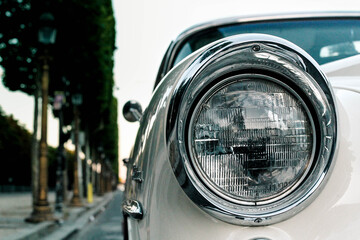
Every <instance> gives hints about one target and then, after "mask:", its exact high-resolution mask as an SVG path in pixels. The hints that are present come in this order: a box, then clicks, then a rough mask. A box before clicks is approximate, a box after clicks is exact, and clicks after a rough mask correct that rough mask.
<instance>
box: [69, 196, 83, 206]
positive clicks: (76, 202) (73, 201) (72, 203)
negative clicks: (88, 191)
mask: <svg viewBox="0 0 360 240" xmlns="http://www.w3.org/2000/svg"><path fill="white" fill-rule="evenodd" d="M69 206H70V207H82V206H84V204H83V203H82V201H81V200H80V198H79V197H76V196H75V197H73V198H72V199H71V201H70V204H69Z"/></svg>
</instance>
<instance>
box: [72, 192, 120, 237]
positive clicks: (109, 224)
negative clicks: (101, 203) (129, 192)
mask: <svg viewBox="0 0 360 240" xmlns="http://www.w3.org/2000/svg"><path fill="white" fill-rule="evenodd" d="M122 200H123V194H122V192H120V191H117V192H115V193H114V198H113V199H112V200H111V202H110V203H109V205H108V206H107V208H106V209H105V211H104V212H103V213H101V214H100V215H98V216H97V217H96V218H95V220H94V221H93V222H91V223H89V224H88V225H87V226H86V227H85V228H84V229H82V230H81V231H80V232H78V233H77V234H76V235H74V236H73V237H71V240H75V239H76V240H100V239H101V240H102V239H103V240H123V231H122V226H121V223H122V218H123V217H122V212H121V203H122Z"/></svg>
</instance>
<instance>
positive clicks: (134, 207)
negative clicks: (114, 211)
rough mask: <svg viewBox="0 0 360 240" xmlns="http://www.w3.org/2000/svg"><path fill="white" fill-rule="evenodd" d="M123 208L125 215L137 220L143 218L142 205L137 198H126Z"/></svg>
mask: <svg viewBox="0 0 360 240" xmlns="http://www.w3.org/2000/svg"><path fill="white" fill-rule="evenodd" d="M122 210H123V212H124V214H125V215H127V216H129V217H131V218H133V219H136V220H141V219H142V218H143V216H144V212H143V208H142V205H141V203H140V202H138V201H136V200H131V199H128V200H125V201H124V202H123V203H122Z"/></svg>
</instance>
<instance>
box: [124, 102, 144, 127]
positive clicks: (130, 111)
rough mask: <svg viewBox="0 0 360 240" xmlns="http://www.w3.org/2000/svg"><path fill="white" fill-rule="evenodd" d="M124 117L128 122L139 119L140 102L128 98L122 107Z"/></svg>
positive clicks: (140, 115)
mask: <svg viewBox="0 0 360 240" xmlns="http://www.w3.org/2000/svg"><path fill="white" fill-rule="evenodd" d="M123 115H124V118H125V119H126V120H127V121H129V122H136V121H139V120H140V118H141V117H142V108H141V105H140V103H138V102H137V101H134V100H130V101H128V102H126V103H125V105H124V107H123Z"/></svg>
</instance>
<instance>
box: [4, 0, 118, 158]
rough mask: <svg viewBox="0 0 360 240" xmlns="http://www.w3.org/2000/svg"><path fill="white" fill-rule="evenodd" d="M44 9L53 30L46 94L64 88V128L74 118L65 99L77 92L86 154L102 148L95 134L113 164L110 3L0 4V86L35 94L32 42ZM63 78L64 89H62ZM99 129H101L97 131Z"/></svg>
mask: <svg viewBox="0 0 360 240" xmlns="http://www.w3.org/2000/svg"><path fill="white" fill-rule="evenodd" d="M46 11H47V12H51V13H52V14H53V15H54V17H55V21H56V28H57V39H56V43H55V45H54V46H53V47H52V48H48V49H47V50H48V51H49V54H50V55H51V56H52V61H51V62H50V83H49V94H50V96H52V95H53V93H54V91H56V90H64V89H65V90H66V91H67V92H68V95H67V96H68V98H67V102H68V104H69V107H68V108H66V109H64V111H63V113H64V123H65V125H70V124H71V123H72V121H73V117H74V114H73V110H72V105H71V96H72V95H74V94H76V93H78V92H80V93H82V96H83V104H82V105H81V107H80V109H79V110H80V116H81V118H82V119H83V120H82V122H81V128H82V129H84V130H85V129H88V132H89V133H90V134H89V138H90V139H89V141H90V143H91V146H92V150H91V151H92V152H93V151H96V149H97V148H98V146H99V144H103V143H100V142H99V141H98V137H99V133H101V139H105V140H106V141H108V142H109V145H107V144H106V148H105V154H106V155H107V157H108V158H109V159H110V160H111V161H112V162H113V163H116V162H117V160H118V159H117V155H118V153H117V151H118V149H117V141H118V140H117V137H118V136H117V124H116V121H114V119H116V118H117V111H116V110H114V104H116V99H115V100H114V97H113V87H114V80H113V65H114V64H113V52H114V50H115V19H114V16H113V9H112V3H111V0H91V1H90V0H66V1H65V0H52V1H36V0H0V56H1V58H0V65H2V66H3V68H4V72H5V77H4V78H3V84H4V85H5V86H6V87H7V88H9V89H10V90H12V91H16V90H20V91H23V92H25V93H27V94H31V95H33V94H34V93H35V92H36V91H35V90H36V89H37V84H36V81H35V80H36V75H37V73H38V72H39V65H41V60H40V59H39V57H41V55H43V54H44V52H43V50H44V49H43V47H42V46H40V45H39V44H38V41H37V32H38V28H39V21H38V20H39V17H40V15H41V14H42V13H44V12H46ZM64 79H67V80H66V82H69V84H70V85H69V86H67V87H66V86H65V85H64V81H63V80H64ZM50 100H51V98H50ZM109 124H110V125H111V127H110V125H109ZM101 125H103V126H106V128H104V129H101V130H100V131H99V126H101ZM114 131H116V133H115V132H114ZM110 146H111V147H110Z"/></svg>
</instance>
